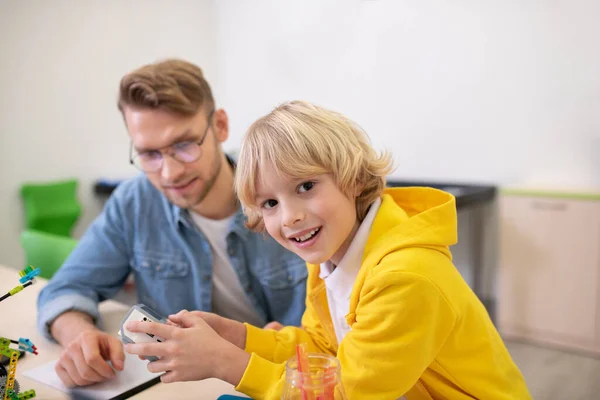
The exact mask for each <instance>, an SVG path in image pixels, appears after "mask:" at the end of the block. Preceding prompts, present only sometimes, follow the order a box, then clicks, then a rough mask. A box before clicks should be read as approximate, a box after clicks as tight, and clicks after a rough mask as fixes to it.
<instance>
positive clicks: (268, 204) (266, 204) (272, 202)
mask: <svg viewBox="0 0 600 400" xmlns="http://www.w3.org/2000/svg"><path fill="white" fill-rule="evenodd" d="M276 205H277V200H273V199H269V200H267V201H265V202H264V203H263V205H262V206H263V208H266V209H269V208H273V207H275V206H276Z"/></svg>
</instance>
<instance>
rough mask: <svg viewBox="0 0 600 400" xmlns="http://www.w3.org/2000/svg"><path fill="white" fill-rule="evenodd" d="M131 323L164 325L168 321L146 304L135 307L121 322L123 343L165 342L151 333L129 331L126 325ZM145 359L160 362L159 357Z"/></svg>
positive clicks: (146, 357)
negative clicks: (142, 322)
mask: <svg viewBox="0 0 600 400" xmlns="http://www.w3.org/2000/svg"><path fill="white" fill-rule="evenodd" d="M130 321H144V322H145V321H151V322H158V323H163V324H164V323H165V321H166V320H165V319H164V318H161V317H160V316H159V315H158V314H157V313H156V312H155V311H154V310H152V309H151V308H150V307H148V306H147V305H145V304H136V305H134V306H133V307H131V309H130V310H129V312H128V313H127V315H125V318H123V321H122V322H121V329H120V330H119V333H118V335H119V336H120V337H121V341H122V342H123V343H125V344H127V343H154V342H158V343H161V342H163V341H164V338H161V337H159V336H155V335H152V334H150V333H143V332H131V331H130V330H129V329H127V328H125V325H126V324H127V323H128V322H130ZM144 358H145V359H147V360H149V361H156V360H158V357H155V356H144Z"/></svg>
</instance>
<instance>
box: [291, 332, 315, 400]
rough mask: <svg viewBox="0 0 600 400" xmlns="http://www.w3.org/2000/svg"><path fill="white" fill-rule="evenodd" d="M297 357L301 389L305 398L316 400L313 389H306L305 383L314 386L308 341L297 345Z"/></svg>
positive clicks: (306, 399)
mask: <svg viewBox="0 0 600 400" xmlns="http://www.w3.org/2000/svg"><path fill="white" fill-rule="evenodd" d="M296 358H297V359H298V371H299V372H300V377H301V378H300V384H301V387H300V391H301V392H302V398H303V399H304V400H316V399H315V395H314V393H313V391H312V390H311V389H309V390H308V391H307V390H305V389H304V385H305V384H306V385H308V386H309V387H312V379H311V378H310V368H309V366H308V353H307V351H306V343H300V344H297V345H296Z"/></svg>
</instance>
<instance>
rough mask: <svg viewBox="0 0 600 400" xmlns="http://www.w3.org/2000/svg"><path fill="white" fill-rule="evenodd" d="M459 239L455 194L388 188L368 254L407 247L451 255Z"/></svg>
mask: <svg viewBox="0 0 600 400" xmlns="http://www.w3.org/2000/svg"><path fill="white" fill-rule="evenodd" d="M457 241H458V233H457V217H456V201H455V198H454V196H453V195H451V194H450V193H448V192H444V191H442V190H438V189H433V188H428V187H406V188H390V189H386V190H385V191H384V193H383V196H382V202H381V207H380V208H379V211H378V213H377V216H376V217H375V220H374V221H373V225H372V226H371V233H370V235H369V239H368V241H367V244H366V246H365V252H364V254H365V255H369V258H371V257H375V258H376V260H373V259H372V260H363V262H365V263H366V264H371V265H373V264H376V263H377V262H378V261H379V260H380V259H381V258H382V257H384V256H385V255H386V254H389V253H391V252H393V251H396V250H399V249H402V248H406V247H426V248H432V249H436V250H438V251H441V252H443V253H444V254H446V255H447V256H448V257H449V258H450V259H451V258H452V255H451V253H450V251H449V249H448V247H450V246H452V245H454V244H456V243H457Z"/></svg>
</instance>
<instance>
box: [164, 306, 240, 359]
mask: <svg viewBox="0 0 600 400" xmlns="http://www.w3.org/2000/svg"><path fill="white" fill-rule="evenodd" d="M187 314H190V315H193V316H195V317H200V318H202V319H203V320H204V321H206V323H207V324H208V325H209V326H210V327H211V328H212V329H214V330H215V332H217V333H218V334H219V336H221V337H222V338H223V339H225V340H227V341H228V342H230V343H233V344H234V345H236V346H237V347H239V348H240V349H242V350H244V349H245V348H246V326H245V325H244V324H243V323H241V322H238V321H235V320H232V319H228V318H224V317H221V316H219V315H217V314H213V313H209V312H204V311H186V310H183V311H180V312H178V313H177V314H174V315H169V321H170V322H172V323H174V324H176V325H178V326H182V325H183V324H182V317H183V316H184V315H187Z"/></svg>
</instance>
